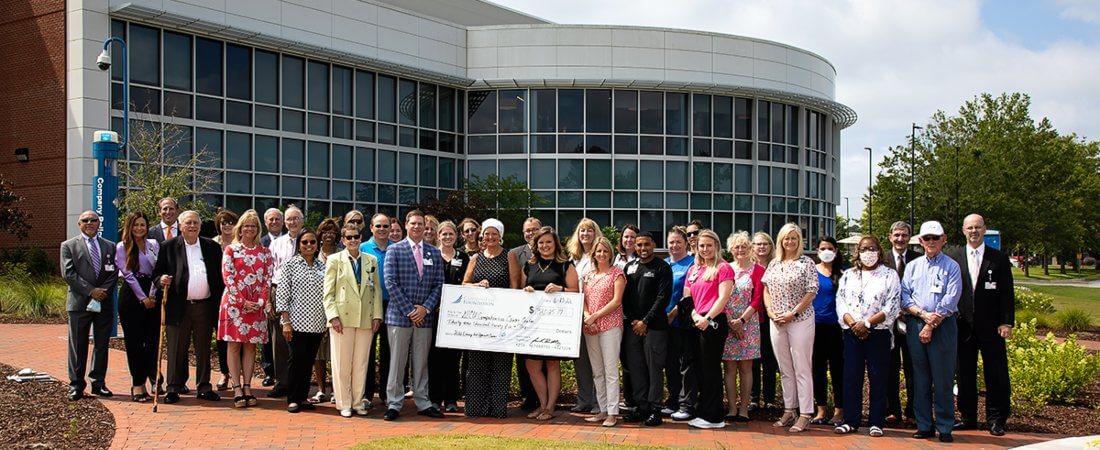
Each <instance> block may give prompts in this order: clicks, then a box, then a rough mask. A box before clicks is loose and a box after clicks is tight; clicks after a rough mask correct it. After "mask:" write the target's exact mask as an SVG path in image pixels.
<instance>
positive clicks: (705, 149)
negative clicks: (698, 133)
mask: <svg viewBox="0 0 1100 450" xmlns="http://www.w3.org/2000/svg"><path fill="white" fill-rule="evenodd" d="M691 147H692V152H691V154H692V155H695V156H704V157H709V156H711V153H710V139H699V138H696V139H692V143H691Z"/></svg>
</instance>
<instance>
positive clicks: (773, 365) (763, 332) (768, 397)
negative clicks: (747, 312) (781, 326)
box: [752, 314, 779, 404]
mask: <svg viewBox="0 0 1100 450" xmlns="http://www.w3.org/2000/svg"><path fill="white" fill-rule="evenodd" d="M770 335H771V320H769V319H768V316H767V315H763V314H762V315H761V318H760V358H758V359H754V360H753V361H752V402H753V403H757V402H759V401H760V400H763V401H764V403H765V404H767V403H775V376H776V374H777V373H778V372H779V363H778V362H777V361H776V360H775V351H774V350H772V340H771V338H770V337H769V336H770ZM761 385H763V388H764V396H763V397H761V396H760V387H761Z"/></svg>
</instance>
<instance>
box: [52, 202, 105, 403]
mask: <svg viewBox="0 0 1100 450" xmlns="http://www.w3.org/2000/svg"><path fill="white" fill-rule="evenodd" d="M76 225H77V227H78V228H80V235H79V236H76V237H73V238H72V239H69V240H67V241H65V242H62V243H61V276H62V277H64V278H65V283H66V284H68V285H69V289H68V294H67V298H66V299H65V311H68V313H69V400H72V401H76V400H80V399H81V398H83V397H84V387H85V386H86V381H85V380H84V371H85V369H86V366H87V364H88V329H89V328H91V331H92V334H93V340H92V347H93V352H92V371H91V372H89V373H88V378H91V379H92V393H93V394H95V395H98V396H101V397H110V396H111V395H113V394H112V393H111V391H110V390H109V389H107V386H106V384H105V381H106V376H107V343H108V341H109V340H110V334H111V322H112V319H113V317H114V314H115V307H114V304H113V303H114V302H113V301H112V298H111V293H112V291H114V289H115V282H116V281H118V268H117V267H115V243H114V242H111V241H108V240H106V239H103V238H101V237H99V236H98V233H99V215H98V214H96V213H95V211H84V212H83V213H81V214H80V219H79V221H78V222H77V224H76ZM93 302H94V303H93ZM89 306H91V308H89ZM96 306H98V307H99V308H98V311H96V310H95V309H96ZM89 309H91V310H89Z"/></svg>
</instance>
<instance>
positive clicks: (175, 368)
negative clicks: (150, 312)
mask: <svg viewBox="0 0 1100 450" xmlns="http://www.w3.org/2000/svg"><path fill="white" fill-rule="evenodd" d="M179 219H180V220H179V222H180V236H177V237H174V238H172V239H168V240H166V241H164V245H161V247H160V253H159V254H158V255H157V265H156V267H155V268H154V269H153V279H154V280H159V283H158V285H159V286H160V287H161V288H162V289H168V301H167V303H165V318H164V322H165V338H166V340H167V342H168V373H167V376H166V378H167V381H168V387H167V394H166V395H165V396H164V403H175V402H177V401H179V398H180V393H181V392H183V390H184V387H185V385H186V384H187V378H188V377H187V362H188V361H187V359H188V358H187V350H188V347H190V345H191V343H192V342H193V343H194V346H195V388H196V390H197V391H198V395H197V397H198V398H200V399H203V400H211V401H217V400H220V399H221V398H220V397H219V396H218V394H217V393H215V392H214V390H213V389H212V388H211V386H210V337H211V336H212V335H213V333H214V327H215V324H216V322H217V317H218V306H219V304H220V302H221V298H222V291H224V290H225V283H224V282H223V281H222V273H221V260H222V258H221V246H219V245H218V243H217V242H214V241H212V240H210V239H207V238H204V237H200V236H199V229H200V228H201V227H202V219H201V218H200V217H199V213H197V212H195V211H184V212H183V213H182V214H180V215H179ZM158 295H159V294H158Z"/></svg>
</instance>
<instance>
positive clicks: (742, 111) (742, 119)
mask: <svg viewBox="0 0 1100 450" xmlns="http://www.w3.org/2000/svg"><path fill="white" fill-rule="evenodd" d="M734 108H735V111H734V114H735V116H734V118H735V121H734V130H735V134H734V136H735V137H736V138H737V139H746V140H748V139H752V100H751V99H747V98H740V97H738V98H737V99H736V100H735V101H734Z"/></svg>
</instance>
